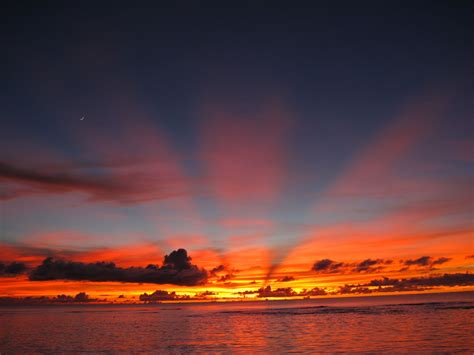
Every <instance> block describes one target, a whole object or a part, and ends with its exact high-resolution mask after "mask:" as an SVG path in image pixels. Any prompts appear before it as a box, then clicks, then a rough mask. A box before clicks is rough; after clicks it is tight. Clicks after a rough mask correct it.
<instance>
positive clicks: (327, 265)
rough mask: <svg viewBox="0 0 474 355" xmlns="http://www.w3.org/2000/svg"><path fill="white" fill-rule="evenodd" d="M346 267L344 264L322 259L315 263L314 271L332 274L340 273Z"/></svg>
mask: <svg viewBox="0 0 474 355" xmlns="http://www.w3.org/2000/svg"><path fill="white" fill-rule="evenodd" d="M344 266H346V264H344V263H339V262H336V261H333V260H330V259H322V260H319V261H316V262H315V263H314V265H313V268H312V270H314V271H316V272H318V273H328V274H332V273H337V272H339V271H340V270H341V269H342V268H343V267H344Z"/></svg>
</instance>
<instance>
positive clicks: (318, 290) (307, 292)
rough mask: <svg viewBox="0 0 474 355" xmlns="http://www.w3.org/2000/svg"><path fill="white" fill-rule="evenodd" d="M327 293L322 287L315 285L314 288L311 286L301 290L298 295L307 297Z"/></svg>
mask: <svg viewBox="0 0 474 355" xmlns="http://www.w3.org/2000/svg"><path fill="white" fill-rule="evenodd" d="M327 294H328V293H327V292H326V290H324V289H322V288H319V287H315V288H312V289H311V290H306V289H304V290H302V291H301V292H300V293H299V295H300V296H306V297H309V296H326V295H327Z"/></svg>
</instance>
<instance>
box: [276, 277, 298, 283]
mask: <svg viewBox="0 0 474 355" xmlns="http://www.w3.org/2000/svg"><path fill="white" fill-rule="evenodd" d="M290 281H295V278H294V277H293V276H283V277H280V278H279V279H278V280H277V282H290Z"/></svg>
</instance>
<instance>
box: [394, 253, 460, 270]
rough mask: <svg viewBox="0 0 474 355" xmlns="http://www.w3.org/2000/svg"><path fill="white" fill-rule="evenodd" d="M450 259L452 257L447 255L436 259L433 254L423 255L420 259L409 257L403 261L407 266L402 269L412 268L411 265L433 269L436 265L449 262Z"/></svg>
mask: <svg viewBox="0 0 474 355" xmlns="http://www.w3.org/2000/svg"><path fill="white" fill-rule="evenodd" d="M450 260H451V258H446V257H440V258H438V259H434V258H432V257H431V256H422V257H420V258H418V259H408V260H405V261H403V265H405V266H406V267H405V268H404V269H402V270H406V269H408V268H410V267H411V266H415V267H422V268H428V269H433V268H434V267H435V265H441V264H444V263H447V262H448V261H450Z"/></svg>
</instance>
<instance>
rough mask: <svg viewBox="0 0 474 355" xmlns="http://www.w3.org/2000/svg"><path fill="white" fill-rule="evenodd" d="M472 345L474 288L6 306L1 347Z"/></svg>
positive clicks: (266, 349)
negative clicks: (274, 298)
mask: <svg viewBox="0 0 474 355" xmlns="http://www.w3.org/2000/svg"><path fill="white" fill-rule="evenodd" d="M473 351H474V292H463V293H448V294H430V295H403V296H381V297H354V298H333V299H311V300H298V301H261V302H229V303H212V302H210V303H199V304H196V303H194V304H153V305H62V306H60V305H57V306H54V305H53V306H21V307H1V308H0V353H1V354H2V355H3V354H10V353H21V354H28V353H85V352H88V353H178V354H179V353H193V352H198V353H209V352H211V353H215V352H220V353H288V352H296V353H298V352H299V353H315V352H320V353H322V352H331V353H332V352H392V353H393V352H396V353H400V352H417V353H421V352H427V353H433V352H437V353H446V352H465V353H472V352H473Z"/></svg>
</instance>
